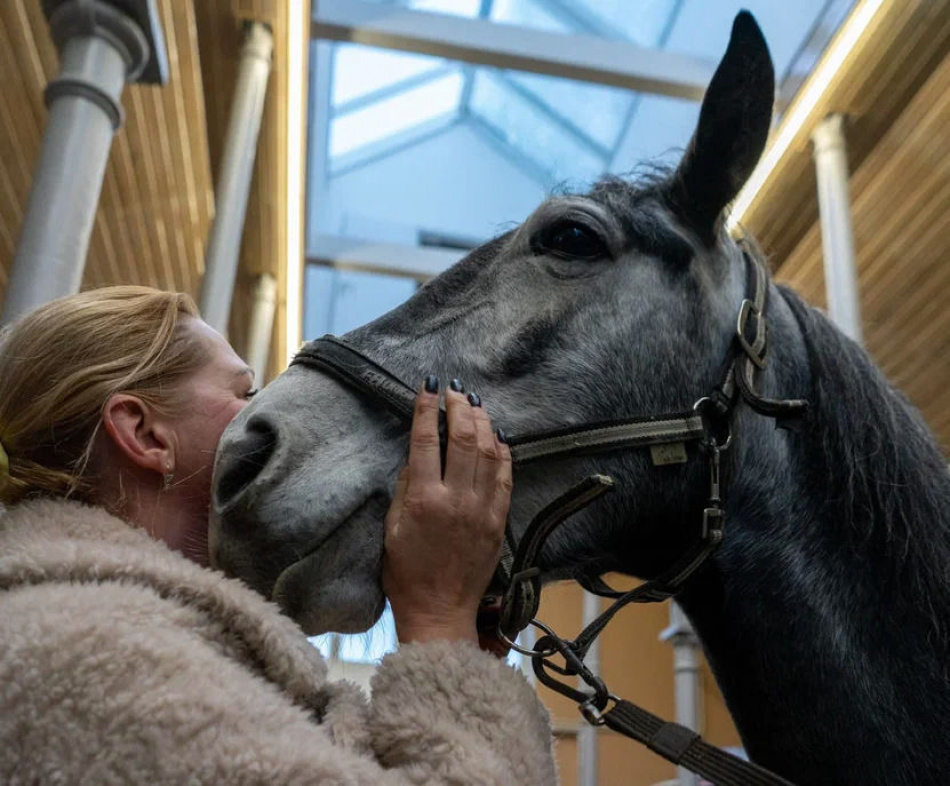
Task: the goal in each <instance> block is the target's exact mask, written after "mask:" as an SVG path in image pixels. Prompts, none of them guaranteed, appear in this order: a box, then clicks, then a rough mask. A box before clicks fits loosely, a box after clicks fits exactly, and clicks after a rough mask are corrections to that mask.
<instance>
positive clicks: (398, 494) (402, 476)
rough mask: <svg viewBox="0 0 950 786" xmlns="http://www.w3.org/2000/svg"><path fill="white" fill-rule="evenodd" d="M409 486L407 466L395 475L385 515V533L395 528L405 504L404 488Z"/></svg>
mask: <svg viewBox="0 0 950 786" xmlns="http://www.w3.org/2000/svg"><path fill="white" fill-rule="evenodd" d="M408 488H409V467H408V466H406V467H403V468H402V469H401V470H399V474H398V475H397V476H396V487H395V488H394V489H393V501H392V503H391V504H390V506H389V514H388V515H387V516H386V534H387V535H389V534H390V533H391V532H394V531H395V530H396V527H397V526H398V524H399V517H400V515H401V514H402V509H403V506H404V505H405V504H406V489H408Z"/></svg>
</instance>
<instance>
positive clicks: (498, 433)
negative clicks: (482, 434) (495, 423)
mask: <svg viewBox="0 0 950 786" xmlns="http://www.w3.org/2000/svg"><path fill="white" fill-rule="evenodd" d="M495 436H496V437H498V441H499V442H500V443H501V444H502V445H507V444H508V435H507V434H506V433H505V432H504V431H503V430H502V429H500V428H499V429H495Z"/></svg>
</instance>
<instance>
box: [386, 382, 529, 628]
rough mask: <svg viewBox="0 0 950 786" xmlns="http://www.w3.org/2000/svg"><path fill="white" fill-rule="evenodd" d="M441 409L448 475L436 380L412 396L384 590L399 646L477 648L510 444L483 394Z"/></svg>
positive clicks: (501, 529) (453, 394)
mask: <svg viewBox="0 0 950 786" xmlns="http://www.w3.org/2000/svg"><path fill="white" fill-rule="evenodd" d="M458 387H459V388H460V387H461V386H460V385H458ZM445 408H446V415H447V420H448V436H449V438H448V446H447V450H446V457H445V472H444V474H443V471H442V460H441V455H440V448H439V396H438V381H437V380H435V378H434V377H430V378H428V379H427V380H426V384H425V385H424V386H423V389H422V390H421V391H420V393H419V396H418V398H417V399H416V411H415V415H414V417H413V422H412V436H411V438H410V444H409V463H408V465H407V466H406V468H405V469H403V471H402V472H401V473H400V475H399V479H398V480H397V482H396V490H395V493H394V496H393V502H392V505H391V506H390V508H389V513H388V515H387V516H386V553H385V557H384V560H383V590H384V591H385V593H386V595H387V596H388V598H389V602H390V605H391V606H392V611H393V617H394V618H395V621H396V632H397V634H398V636H399V640H400V641H402V642H408V641H429V640H433V639H450V640H460V639H464V640H468V641H472V642H474V643H478V634H477V633H476V628H475V617H476V614H477V612H478V606H479V601H480V600H481V598H482V595H483V594H484V593H485V589H486V588H487V587H488V583H489V581H491V577H492V574H493V573H494V570H495V566H496V565H497V563H498V555H499V552H500V550H501V543H502V539H503V538H504V533H505V521H506V519H507V517H508V505H509V502H510V499H511V453H510V451H509V450H508V446H507V445H505V444H504V443H503V442H502V441H500V440H499V439H497V438H496V436H495V434H494V433H493V432H492V427H491V423H490V421H489V419H488V415H487V414H486V413H485V410H483V409H482V407H481V402H480V401H479V399H478V396H476V395H474V394H469V396H468V397H467V398H466V396H465V395H464V394H463V393H462V392H460V390H454V389H450V390H447V391H446V394H445Z"/></svg>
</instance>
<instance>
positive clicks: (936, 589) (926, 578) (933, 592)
mask: <svg viewBox="0 0 950 786" xmlns="http://www.w3.org/2000/svg"><path fill="white" fill-rule="evenodd" d="M778 290H779V292H780V293H781V296H782V297H783V299H784V300H785V302H786V303H787V304H788V305H789V307H790V308H791V310H792V313H793V314H794V316H795V318H796V320H797V322H798V325H799V327H800V329H801V333H802V338H803V340H804V344H805V348H806V353H807V356H808V364H809V371H810V376H811V384H812V401H811V405H812V408H813V411H812V413H810V415H809V426H808V427H806V438H808V439H810V441H811V443H812V445H811V446H810V447H811V450H809V451H807V453H806V455H808V456H809V459H810V460H809V462H808V466H807V467H805V471H806V472H807V473H809V475H810V477H809V485H810V486H811V487H812V488H827V489H829V490H834V491H833V493H830V494H829V495H828V497H827V500H826V502H825V510H823V511H822V514H823V515H822V519H823V520H826V521H828V520H831V521H837V522H840V525H841V526H842V528H843V530H844V532H845V533H846V535H847V536H848V537H849V539H850V544H849V545H852V546H853V547H854V548H857V549H861V550H864V551H865V552H866V553H867V552H870V553H871V554H873V555H874V556H877V557H879V558H880V559H879V562H880V563H881V564H887V565H890V566H893V570H892V571H891V572H890V575H884V576H882V577H881V579H882V580H883V582H885V583H884V584H882V585H881V587H880V589H881V592H897V593H899V594H901V595H903V596H904V597H906V598H907V600H908V601H910V602H911V603H912V604H913V605H914V606H916V607H917V608H920V609H921V610H922V611H924V612H925V613H926V614H927V615H928V616H929V617H930V618H931V620H932V621H933V623H934V625H935V626H936V628H937V631H938V633H939V634H940V636H941V638H942V639H943V640H945V641H946V639H947V637H948V633H950V472H948V468H947V460H946V458H945V457H944V456H943V455H942V453H941V451H940V448H939V447H938V445H937V442H936V440H935V438H934V437H933V435H932V433H931V431H930V429H929V428H928V426H927V425H926V423H925V422H924V419H923V417H922V416H921V414H920V413H919V412H918V410H917V409H916V408H915V407H914V406H913V405H912V404H911V403H910V402H909V401H908V400H907V398H906V397H905V396H904V395H903V394H902V393H901V392H900V391H899V390H897V389H896V388H895V387H893V386H892V385H891V384H890V383H889V382H888V381H887V379H886V378H885V377H884V375H883V373H881V371H880V370H879V369H878V368H877V367H876V366H875V365H874V364H873V362H872V361H871V359H870V358H869V357H868V355H867V353H866V352H865V351H864V349H862V348H861V347H860V346H859V345H858V344H856V343H855V342H854V341H852V340H851V339H849V338H847V337H846V336H845V335H843V334H842V333H841V332H840V331H838V330H837V329H836V328H835V327H834V326H833V325H832V323H831V321H830V320H829V319H828V318H827V317H826V316H825V315H824V314H822V313H821V312H820V311H818V310H817V309H815V308H812V307H811V306H809V305H807V304H806V303H805V302H804V301H803V300H802V299H801V297H799V295H798V294H797V293H795V292H794V291H793V290H791V289H789V288H787V287H785V286H781V285H779V286H778ZM815 459H817V460H815Z"/></svg>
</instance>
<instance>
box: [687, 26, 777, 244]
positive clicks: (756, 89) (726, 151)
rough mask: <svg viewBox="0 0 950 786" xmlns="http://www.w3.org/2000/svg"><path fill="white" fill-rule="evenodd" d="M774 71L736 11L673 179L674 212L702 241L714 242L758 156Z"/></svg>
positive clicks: (761, 42) (760, 41) (758, 38)
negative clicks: (726, 211)
mask: <svg viewBox="0 0 950 786" xmlns="http://www.w3.org/2000/svg"><path fill="white" fill-rule="evenodd" d="M774 97H775V72H774V70H773V68H772V58H771V56H770V55H769V48H768V45H767V44H766V43H765V38H764V37H763V35H762V31H761V30H760V29H759V26H758V24H756V21H755V19H754V18H753V16H752V14H750V13H749V12H748V11H742V12H740V13H739V15H738V16H736V18H735V21H734V22H733V25H732V35H731V36H730V38H729V46H728V48H727V49H726V54H725V55H723V58H722V61H721V62H720V63H719V67H718V68H717V69H716V73H715V74H714V75H713V78H712V81H711V82H710V83H709V87H708V89H707V90H706V95H705V97H704V98H703V105H702V109H701V110H700V112H699V125H698V126H697V128H696V132H695V133H694V134H693V138H692V140H691V141H690V143H689V147H688V148H687V149H686V153H685V155H684V156H683V160H682V162H681V163H680V165H679V168H678V169H677V170H676V173H675V175H674V177H673V181H672V188H671V194H670V195H671V199H672V203H673V207H674V209H675V210H676V212H677V213H678V214H679V215H680V217H681V218H683V219H684V220H685V221H687V222H688V223H689V224H690V225H691V226H692V227H693V229H694V230H695V231H696V232H697V233H698V234H699V235H700V237H701V238H702V239H703V241H704V242H708V243H712V242H714V241H715V239H716V236H717V234H718V231H719V222H720V219H721V216H722V211H723V209H724V208H725V207H726V205H728V204H729V203H730V202H731V201H732V200H733V199H735V197H736V194H738V193H739V190H740V189H741V188H742V186H743V185H744V184H745V181H746V180H747V179H748V177H749V175H750V174H751V173H752V170H753V169H755V165H756V164H757V163H758V161H759V157H760V156H761V155H762V150H763V149H764V148H765V142H766V140H767V139H768V135H769V125H770V124H771V121H772V102H773V100H774Z"/></svg>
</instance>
